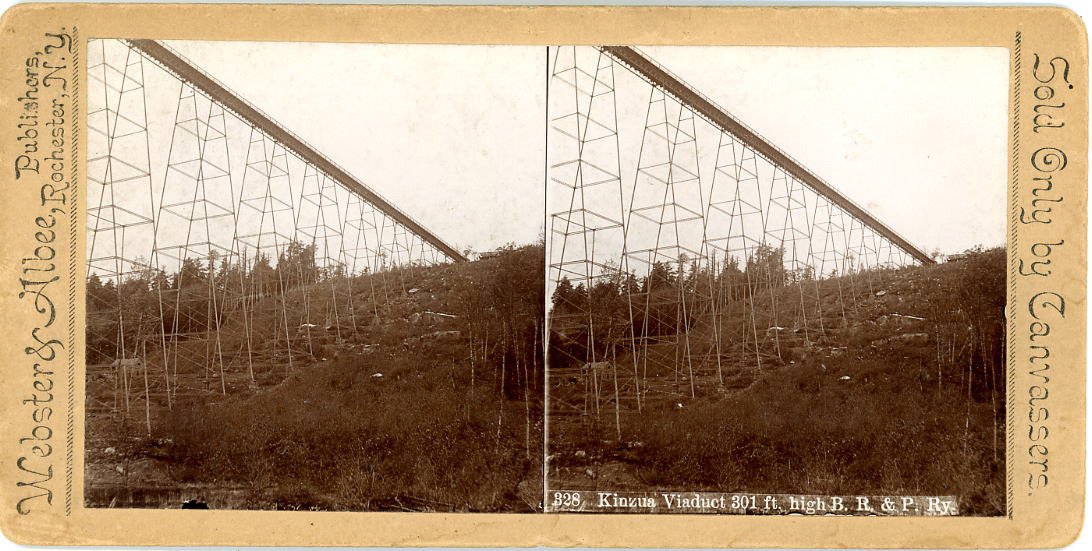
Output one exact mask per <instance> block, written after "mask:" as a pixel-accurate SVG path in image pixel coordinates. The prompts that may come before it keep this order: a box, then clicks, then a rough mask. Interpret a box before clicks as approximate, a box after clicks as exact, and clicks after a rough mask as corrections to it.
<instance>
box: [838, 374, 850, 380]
mask: <svg viewBox="0 0 1092 551" xmlns="http://www.w3.org/2000/svg"><path fill="white" fill-rule="evenodd" d="M849 379H850V376H849V375H842V376H841V377H838V380H839V381H848V380H849Z"/></svg>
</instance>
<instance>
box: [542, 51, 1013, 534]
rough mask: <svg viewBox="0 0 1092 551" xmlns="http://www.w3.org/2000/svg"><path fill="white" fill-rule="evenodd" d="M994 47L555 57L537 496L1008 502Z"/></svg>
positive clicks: (961, 509)
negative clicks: (541, 463) (541, 490)
mask: <svg viewBox="0 0 1092 551" xmlns="http://www.w3.org/2000/svg"><path fill="white" fill-rule="evenodd" d="M1008 66H1009V52H1008V51H1007V50H1006V49H1003V48H955V47H942V48H873V47H868V48H849V47H846V48H842V47H808V48H798V47H704V46H703V47H685V46H671V47H667V46H660V47H632V46H600V47H595V46H562V47H555V48H551V49H550V52H549V75H548V77H549V89H548V116H547V118H548V126H549V128H548V136H547V144H546V147H547V179H548V181H547V191H546V201H547V220H546V224H547V232H546V256H547V277H546V279H547V281H546V301H547V305H546V308H547V333H548V335H547V336H548V346H547V358H546V362H547V372H546V373H547V397H546V398H547V430H546V443H545V444H546V462H545V465H546V467H545V472H544V478H545V480H544V484H545V489H546V494H545V495H546V498H545V504H544V505H545V508H546V510H547V511H549V512H601V513H623V512H633V513H722V514H805V515H809V514H816V515H824V514H838V515H881V516H882V515H922V516H951V515H969V516H1000V515H1003V514H1004V512H1005V510H1006V501H1005V500H1006V489H1005V434H1006V428H1005V420H1006V414H1005V411H1006V403H1005V396H1006V390H1005V389H1006V387H1005V381H1006V371H1005V332H1006V323H1005V312H1004V308H1005V304H1006V266H1007V261H1006V251H1005V248H1004V244H1005V231H1006V226H1005V220H1006V185H1007V169H1006V167H1007V164H1006V162H1007V146H1008V142H1007V123H1008V113H1007V96H1006V91H1007V90H1008V78H1009V70H1008Z"/></svg>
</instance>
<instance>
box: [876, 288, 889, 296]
mask: <svg viewBox="0 0 1092 551" xmlns="http://www.w3.org/2000/svg"><path fill="white" fill-rule="evenodd" d="M886 294H887V290H886V289H881V290H879V291H876V296H878V297H882V296H884V295H886Z"/></svg>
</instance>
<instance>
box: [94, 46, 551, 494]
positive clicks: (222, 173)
mask: <svg viewBox="0 0 1092 551" xmlns="http://www.w3.org/2000/svg"><path fill="white" fill-rule="evenodd" d="M546 56H547V52H546V48H542V47H518V46H504V47H495V46H447V45H369V44H329V43H324V44H317V43H264V42H263V43H248V42H209V41H157V40H118V39H92V40H90V41H89V43H88V45H87V60H86V66H87V80H86V86H87V90H86V94H85V97H87V106H86V110H87V134H86V159H87V162H86V167H85V171H86V176H87V189H86V194H85V195H86V209H87V210H86V212H87V228H86V239H87V246H86V262H87V264H86V276H87V279H86V316H87V317H86V328H87V329H86V347H85V363H86V366H87V371H86V373H87V375H86V392H85V407H86V427H85V428H86V431H85V442H84V449H85V457H84V461H85V463H84V465H85V467H84V468H85V475H86V476H85V487H84V501H85V504H86V506H88V507H140V508H168V509H178V508H202V509H203V508H212V509H266V510H273V509H286V510H332V511H445V512H451V511H457V512H464V511H465V512H475V511H484V512H512V513H521V512H534V511H539V510H541V508H542V457H543V450H542V442H543V403H542V395H543V392H544V388H543V381H544V377H543V371H544V368H543V362H542V357H543V342H542V341H543V339H542V335H543V333H544V331H543V327H544V323H545V322H544V303H545V295H544V293H545V290H544V285H543V281H544V258H545V254H544V222H543V216H544V215H543V212H544V211H545V199H544V191H543V189H544V188H543V181H544V178H545V167H544V165H543V163H544V161H543V159H544V153H543V152H544V151H545V140H546V136H545V133H544V131H543V128H544V121H545V117H546V77H545V75H546V72H545V67H546Z"/></svg>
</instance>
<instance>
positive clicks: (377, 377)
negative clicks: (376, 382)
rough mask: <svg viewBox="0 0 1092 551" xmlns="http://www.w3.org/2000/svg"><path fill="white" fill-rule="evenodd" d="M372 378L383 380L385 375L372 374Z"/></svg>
mask: <svg viewBox="0 0 1092 551" xmlns="http://www.w3.org/2000/svg"><path fill="white" fill-rule="evenodd" d="M372 378H373V379H382V378H383V374H382V373H372Z"/></svg>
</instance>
